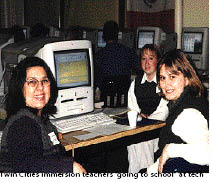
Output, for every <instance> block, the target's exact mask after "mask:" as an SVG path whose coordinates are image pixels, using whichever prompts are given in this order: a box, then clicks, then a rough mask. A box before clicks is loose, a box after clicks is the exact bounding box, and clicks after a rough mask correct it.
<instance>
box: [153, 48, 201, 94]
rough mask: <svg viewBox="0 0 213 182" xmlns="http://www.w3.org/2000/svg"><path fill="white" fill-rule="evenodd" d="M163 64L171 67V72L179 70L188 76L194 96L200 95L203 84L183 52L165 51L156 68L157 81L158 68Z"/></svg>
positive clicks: (177, 50) (176, 50) (158, 76)
mask: <svg viewBox="0 0 213 182" xmlns="http://www.w3.org/2000/svg"><path fill="white" fill-rule="evenodd" d="M163 65H165V66H166V67H168V68H170V69H171V72H172V73H174V74H175V73H177V72H178V71H180V72H181V73H183V75H184V77H186V78H188V80H189V85H188V86H189V87H190V88H192V90H193V92H194V93H195V95H196V96H198V97H200V96H201V95H202V93H203V91H204V88H203V85H202V83H201V81H200V79H199V78H198V76H197V74H196V71H195V70H194V68H193V67H192V65H191V64H190V62H189V60H188V59H187V58H186V56H185V55H184V53H183V52H182V51H181V50H179V49H175V50H171V51H169V52H167V53H166V54H165V55H164V56H163V57H162V59H161V60H160V61H159V63H158V68H157V78H158V83H159V78H160V69H161V67H162V66H163Z"/></svg>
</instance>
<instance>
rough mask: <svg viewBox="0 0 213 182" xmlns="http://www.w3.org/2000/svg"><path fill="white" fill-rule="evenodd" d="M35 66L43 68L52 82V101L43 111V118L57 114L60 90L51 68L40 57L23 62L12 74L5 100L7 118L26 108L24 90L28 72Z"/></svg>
mask: <svg viewBox="0 0 213 182" xmlns="http://www.w3.org/2000/svg"><path fill="white" fill-rule="evenodd" d="M34 66H41V67H43V68H44V70H45V71H46V74H47V77H48V79H49V80H50V99H49V101H48V103H47V104H46V106H45V107H44V108H43V110H42V117H47V116H49V115H52V114H55V113H56V107H55V106H54V104H55V102H56V99H57V97H58V89H57V85H56V81H55V78H54V76H53V74H52V72H51V70H50V68H49V66H48V65H47V64H46V63H45V62H44V60H42V59H40V58H38V57H27V58H25V59H24V60H22V61H21V62H20V63H19V64H18V65H17V66H16V67H15V69H14V71H13V72H12V76H11V79H10V82H9V87H8V93H7V97H6V100H5V106H6V112H7V118H9V117H10V116H11V115H14V114H16V113H17V112H18V111H19V110H20V109H21V108H26V103H25V98H24V95H23V88H24V84H25V82H26V71H27V69H28V68H30V67H34Z"/></svg>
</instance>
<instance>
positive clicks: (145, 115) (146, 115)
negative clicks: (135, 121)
mask: <svg viewBox="0 0 213 182" xmlns="http://www.w3.org/2000/svg"><path fill="white" fill-rule="evenodd" d="M140 115H141V117H142V118H147V117H148V114H143V113H141V114H140Z"/></svg>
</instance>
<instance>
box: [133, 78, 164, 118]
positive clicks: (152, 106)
mask: <svg viewBox="0 0 213 182" xmlns="http://www.w3.org/2000/svg"><path fill="white" fill-rule="evenodd" d="M142 78H143V75H142V76H137V77H136V78H135V96H136V98H137V103H138V106H139V107H140V109H141V113H143V114H148V115H150V114H152V113H153V112H154V111H155V110H156V108H157V107H158V105H159V103H160V100H161V97H160V96H159V94H158V93H156V87H157V84H156V83H155V82H151V83H149V82H147V81H146V82H145V83H143V84H141V80H142Z"/></svg>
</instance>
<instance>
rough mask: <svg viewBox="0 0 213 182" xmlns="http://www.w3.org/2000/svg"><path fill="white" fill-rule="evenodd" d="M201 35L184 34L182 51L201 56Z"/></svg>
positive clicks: (200, 33)
mask: <svg viewBox="0 0 213 182" xmlns="http://www.w3.org/2000/svg"><path fill="white" fill-rule="evenodd" d="M202 43H203V33H202V32H184V34H183V51H184V52H185V53H191V54H193V53H194V54H202Z"/></svg>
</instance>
